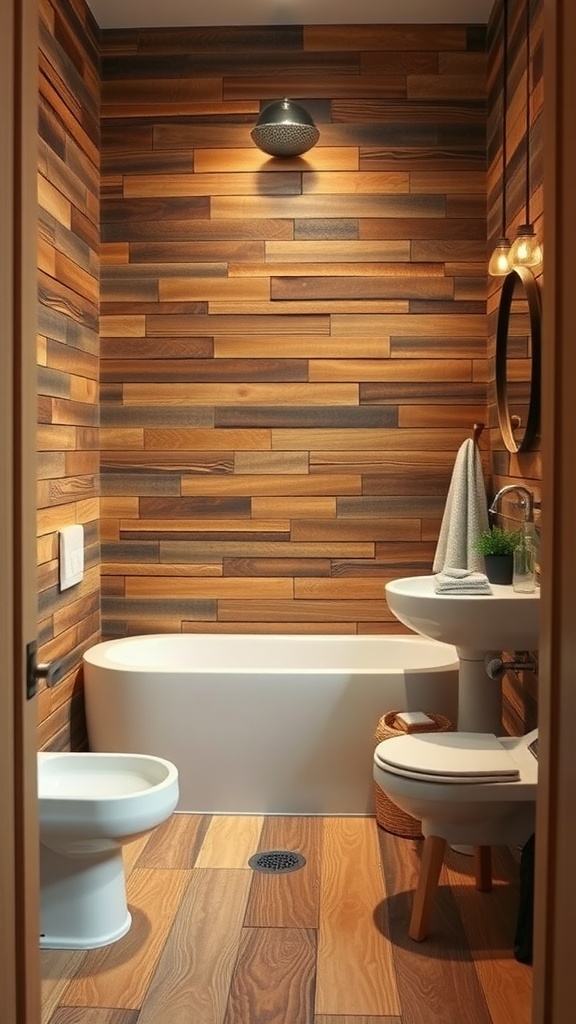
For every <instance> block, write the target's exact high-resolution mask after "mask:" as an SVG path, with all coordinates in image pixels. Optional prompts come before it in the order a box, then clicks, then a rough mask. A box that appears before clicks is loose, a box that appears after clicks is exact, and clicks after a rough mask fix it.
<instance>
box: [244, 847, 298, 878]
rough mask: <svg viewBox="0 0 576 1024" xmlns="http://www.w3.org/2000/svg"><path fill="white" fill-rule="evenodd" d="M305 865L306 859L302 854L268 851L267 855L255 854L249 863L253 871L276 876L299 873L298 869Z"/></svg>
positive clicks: (288, 851)
mask: <svg viewBox="0 0 576 1024" xmlns="http://www.w3.org/2000/svg"><path fill="white" fill-rule="evenodd" d="M305 863H306V858H305V857H303V856H302V854H301V853H294V852H293V850H267V851H266V852H265V853H255V854H254V856H253V857H250V860H249V861H248V864H249V865H250V867H251V868H252V870H253V871H264V872H266V873H267V874H274V875H277V874H284V875H285V874H287V872H288V871H297V870H298V868H303V867H304V865H305Z"/></svg>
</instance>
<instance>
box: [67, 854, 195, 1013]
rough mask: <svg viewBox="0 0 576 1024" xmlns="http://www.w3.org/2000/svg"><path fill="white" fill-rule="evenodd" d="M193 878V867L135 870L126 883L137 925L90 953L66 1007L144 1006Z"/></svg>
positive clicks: (69, 988)
mask: <svg viewBox="0 0 576 1024" xmlns="http://www.w3.org/2000/svg"><path fill="white" fill-rule="evenodd" d="M190 877H191V872H190V871H161V870H158V869H144V868H136V869H135V870H134V871H133V872H132V874H131V876H130V878H129V879H128V885H127V897H128V906H129V908H130V911H131V913H132V927H131V929H130V931H129V932H128V934H127V935H125V936H124V938H123V939H120V940H119V941H118V942H116V943H114V944H113V945H112V946H105V947H104V948H103V949H94V950H90V952H89V953H87V954H86V956H85V959H84V960H83V961H82V971H81V972H80V971H79V972H78V973H77V974H76V976H75V977H74V978H73V979H72V981H70V983H69V984H68V986H67V987H66V989H65V991H64V994H63V998H62V1002H63V1003H64V1004H65V1005H66V1006H100V1007H105V1006H110V1005H112V1006H116V1007H118V1008H119V1009H138V1008H139V1007H140V1006H141V1005H142V1002H143V1000H144V997H145V995H146V992H147V990H148V986H149V984H150V980H151V978H152V976H153V974H154V971H155V969H156V966H157V964H158V961H159V959H160V957H161V955H162V951H163V950H164V947H165V945H166V940H167V938H168V935H169V933H170V930H171V928H172V924H173V921H174V918H175V916H176V914H177V912H178V909H179V908H180V905H181V903H182V900H183V896H184V893H185V892H186V889H187V886H188V885H189V882H190Z"/></svg>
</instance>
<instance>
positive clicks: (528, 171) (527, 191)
mask: <svg viewBox="0 0 576 1024" xmlns="http://www.w3.org/2000/svg"><path fill="white" fill-rule="evenodd" d="M526 223H527V224H529V223H530V0H526Z"/></svg>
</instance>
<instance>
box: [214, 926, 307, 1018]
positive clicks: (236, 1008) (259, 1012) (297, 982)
mask: <svg viewBox="0 0 576 1024" xmlns="http://www.w3.org/2000/svg"><path fill="white" fill-rule="evenodd" d="M315 957H316V937H315V934H314V931H313V930H311V929H304V928H245V929H244V930H243V934H242V939H241V943H240V949H239V953H238V961H237V964H236V969H235V971H234V978H233V981H232V985H231V987H230V995H229V998H228V1005H227V1007H226V1016H225V1017H224V1024H244V1022H245V1021H246V1019H247V1017H248V1018H249V1020H250V1021H251V1024H284V1021H286V1019H289V1020H295V1021H296V1020H297V1021H299V1022H301V1024H313V1022H314V967H315Z"/></svg>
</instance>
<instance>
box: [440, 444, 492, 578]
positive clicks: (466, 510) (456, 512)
mask: <svg viewBox="0 0 576 1024" xmlns="http://www.w3.org/2000/svg"><path fill="white" fill-rule="evenodd" d="M487 529H488V501H487V499H486V487H485V484H484V474H483V472H482V461H481V459H480V452H479V450H478V445H477V444H476V442H475V441H473V440H472V438H468V439H467V440H466V441H464V443H463V444H461V445H460V448H459V450H458V454H457V456H456V461H455V463H454V469H453V471H452V479H451V481H450V488H449V491H448V497H447V498H446V506H445V508H444V516H443V519H442V525H441V527H440V536H439V538H438V544H437V547H436V554H435V555H434V565H433V571H434V572H442V570H443V569H444V568H445V567H448V568H450V569H471V570H475V571H483V570H484V559H483V558H482V555H479V554H477V552H476V550H475V547H474V546H475V544H476V542H477V540H478V538H479V536H480V534H481V533H482V532H483V531H484V530H487Z"/></svg>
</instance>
